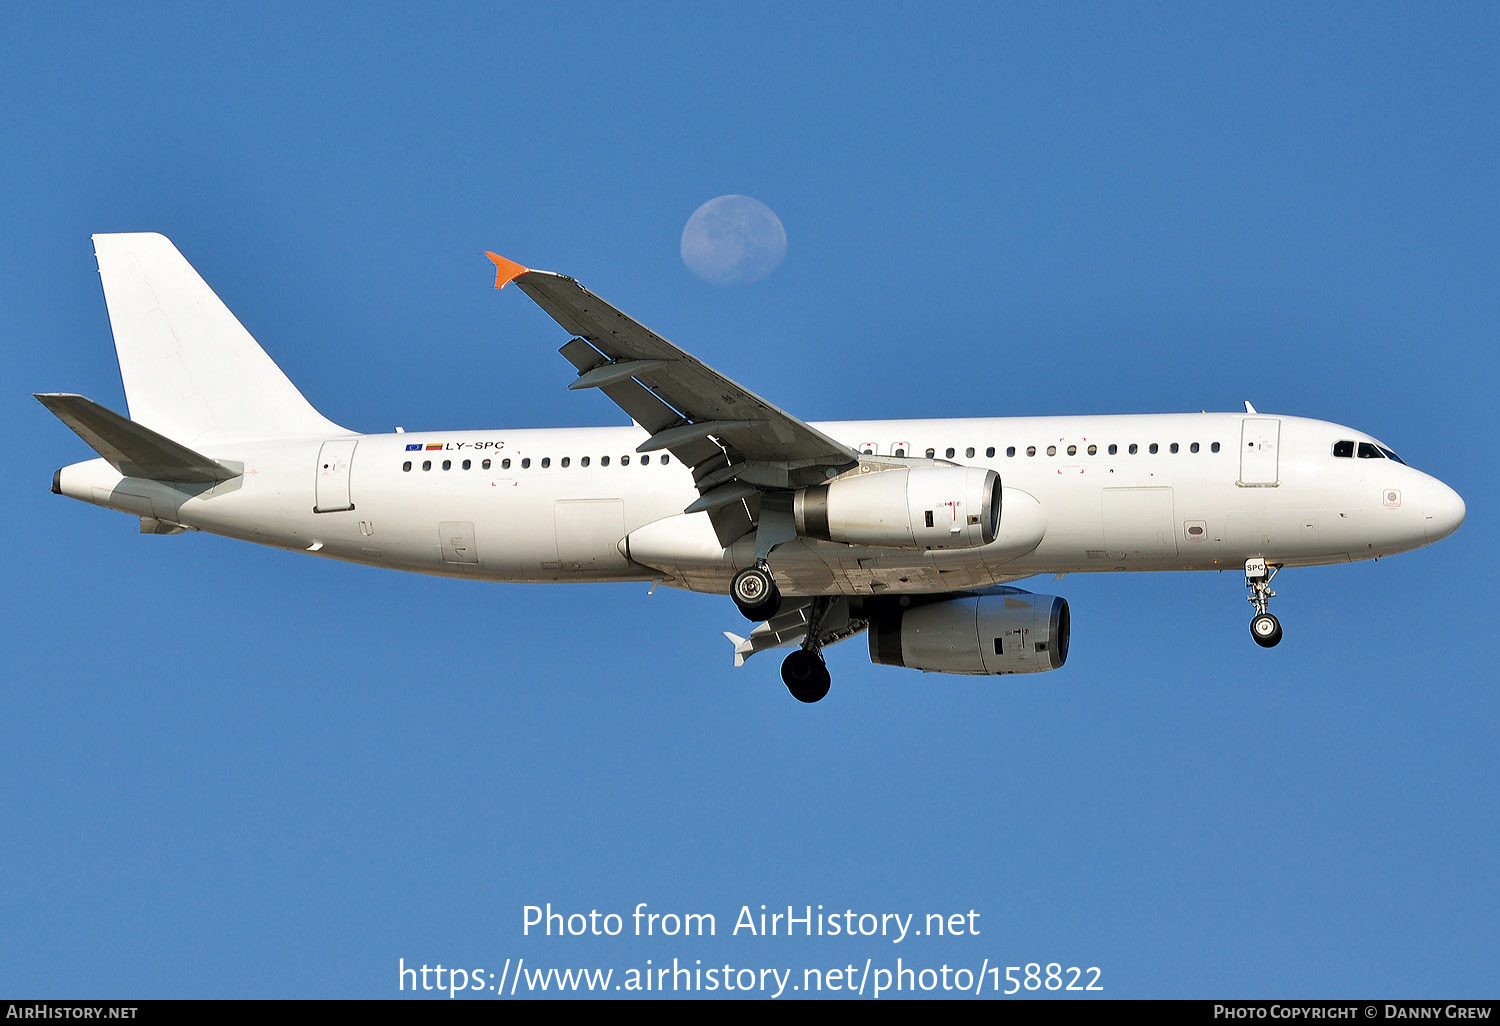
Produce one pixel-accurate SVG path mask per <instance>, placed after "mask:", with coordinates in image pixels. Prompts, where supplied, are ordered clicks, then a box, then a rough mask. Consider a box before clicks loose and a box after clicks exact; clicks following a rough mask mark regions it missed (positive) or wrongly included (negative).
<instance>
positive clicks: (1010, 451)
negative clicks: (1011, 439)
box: [1005, 445, 1016, 456]
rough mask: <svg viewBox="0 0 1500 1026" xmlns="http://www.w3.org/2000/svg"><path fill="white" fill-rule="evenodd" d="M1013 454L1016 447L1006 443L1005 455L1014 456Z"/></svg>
mask: <svg viewBox="0 0 1500 1026" xmlns="http://www.w3.org/2000/svg"><path fill="white" fill-rule="evenodd" d="M1015 454H1016V447H1015V446H1014V445H1007V446H1006V447H1005V455H1007V456H1014V455H1015Z"/></svg>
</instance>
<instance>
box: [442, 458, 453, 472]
mask: <svg viewBox="0 0 1500 1026" xmlns="http://www.w3.org/2000/svg"><path fill="white" fill-rule="evenodd" d="M443 469H444V470H452V469H453V461H452V460H444V461H443Z"/></svg>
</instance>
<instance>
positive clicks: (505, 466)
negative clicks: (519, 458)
mask: <svg viewBox="0 0 1500 1026" xmlns="http://www.w3.org/2000/svg"><path fill="white" fill-rule="evenodd" d="M500 469H501V470H509V469H510V457H509V456H507V457H505V459H503V460H501V461H500Z"/></svg>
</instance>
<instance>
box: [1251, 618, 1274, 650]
mask: <svg viewBox="0 0 1500 1026" xmlns="http://www.w3.org/2000/svg"><path fill="white" fill-rule="evenodd" d="M1250 636H1251V637H1252V638H1254V639H1255V643H1256V644H1257V645H1259V646H1260V647H1261V648H1275V647H1276V645H1277V643H1278V642H1280V641H1281V621H1280V620H1278V619H1276V617H1274V616H1272V615H1271V614H1270V613H1256V614H1255V617H1254V619H1252V620H1251V621H1250Z"/></svg>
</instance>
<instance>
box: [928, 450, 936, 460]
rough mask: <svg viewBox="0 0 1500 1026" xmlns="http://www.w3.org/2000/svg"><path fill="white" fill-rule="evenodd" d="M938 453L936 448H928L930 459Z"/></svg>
mask: <svg viewBox="0 0 1500 1026" xmlns="http://www.w3.org/2000/svg"><path fill="white" fill-rule="evenodd" d="M936 455H937V450H936V449H928V450H927V458H928V459H932V458H933V457H935V456H936Z"/></svg>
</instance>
